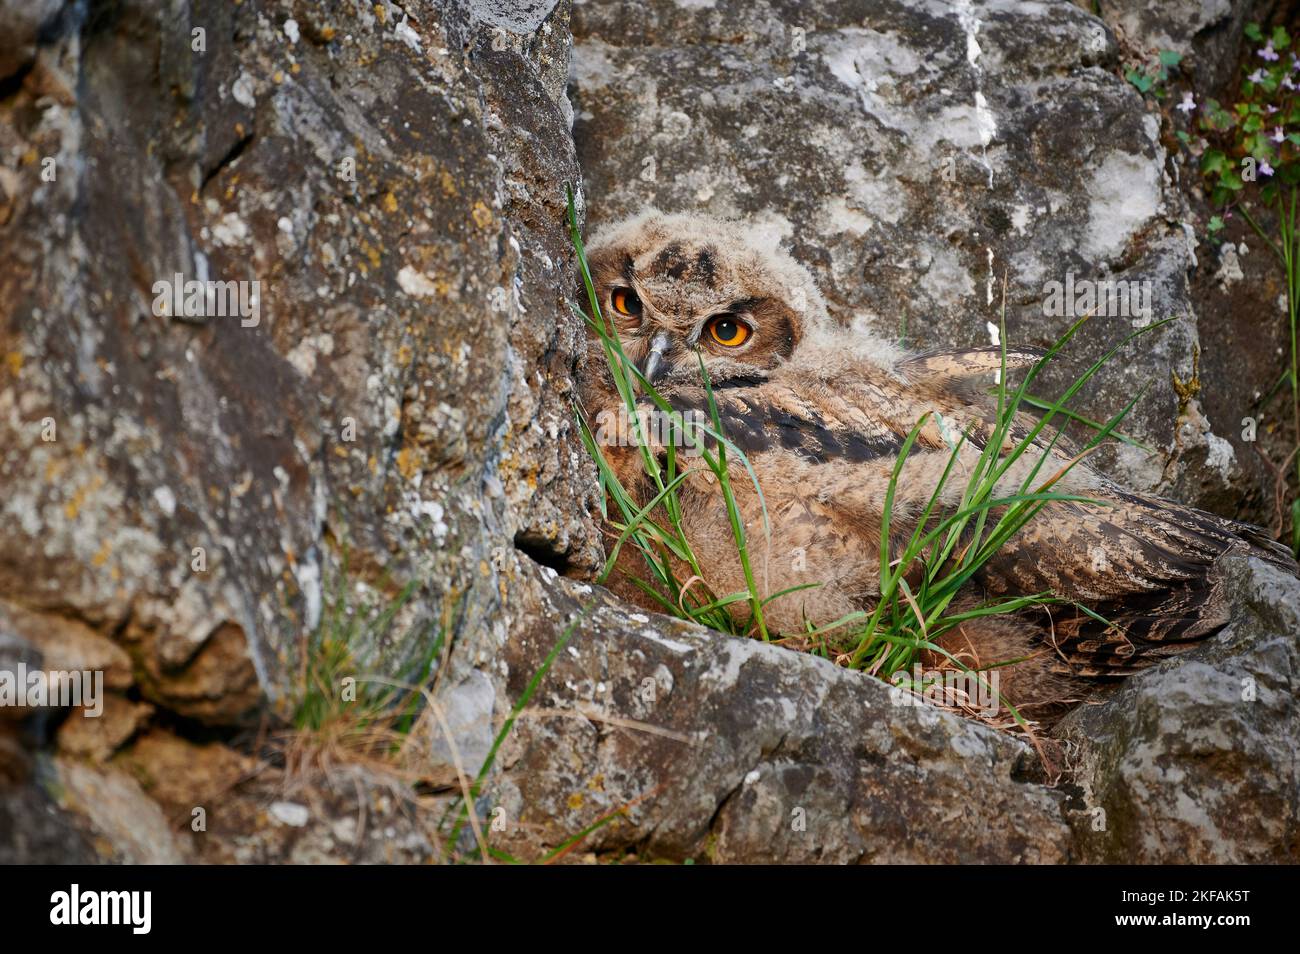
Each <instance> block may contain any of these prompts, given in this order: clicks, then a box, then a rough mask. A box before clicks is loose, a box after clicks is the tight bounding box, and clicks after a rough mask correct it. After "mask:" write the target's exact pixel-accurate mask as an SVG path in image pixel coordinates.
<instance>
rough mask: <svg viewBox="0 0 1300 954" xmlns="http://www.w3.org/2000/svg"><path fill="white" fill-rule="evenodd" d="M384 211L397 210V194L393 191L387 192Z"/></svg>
mask: <svg viewBox="0 0 1300 954" xmlns="http://www.w3.org/2000/svg"><path fill="white" fill-rule="evenodd" d="M384 211H386V212H396V211H397V196H395V195H393V193H391V192H389V193H387V194H386V195H385V196H384Z"/></svg>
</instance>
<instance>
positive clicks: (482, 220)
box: [470, 199, 492, 229]
mask: <svg viewBox="0 0 1300 954" xmlns="http://www.w3.org/2000/svg"><path fill="white" fill-rule="evenodd" d="M470 216H471V217H472V218H473V219H474V224H475V225H477V226H478V227H479V228H481V229H486V228H487V227H488V226H490V225H491V224H492V210H491V209H489V208H488V207H487V206H486V205H484V204H483V201H482V200H481V199H480V200H479V201H478V202H475V203H474V210H473V211H472V212H471V213H470Z"/></svg>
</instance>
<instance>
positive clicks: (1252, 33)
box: [1246, 23, 1264, 43]
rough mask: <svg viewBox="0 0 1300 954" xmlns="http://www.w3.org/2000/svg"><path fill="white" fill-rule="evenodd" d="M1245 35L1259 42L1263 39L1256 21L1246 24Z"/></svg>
mask: <svg viewBox="0 0 1300 954" xmlns="http://www.w3.org/2000/svg"><path fill="white" fill-rule="evenodd" d="M1246 36H1247V37H1249V38H1250V39H1252V40H1254V41H1255V42H1256V43H1260V42H1262V41H1263V39H1264V34H1263V32H1261V31H1260V29H1259V24H1258V23H1247V24H1246Z"/></svg>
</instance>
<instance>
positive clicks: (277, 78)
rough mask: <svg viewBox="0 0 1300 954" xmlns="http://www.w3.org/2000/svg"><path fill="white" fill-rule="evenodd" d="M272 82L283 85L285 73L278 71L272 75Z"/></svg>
mask: <svg viewBox="0 0 1300 954" xmlns="http://www.w3.org/2000/svg"><path fill="white" fill-rule="evenodd" d="M271 81H272V82H273V83H277V84H279V83H283V82H284V73H282V72H280V70H276V71H275V72H274V73H272V74H271Z"/></svg>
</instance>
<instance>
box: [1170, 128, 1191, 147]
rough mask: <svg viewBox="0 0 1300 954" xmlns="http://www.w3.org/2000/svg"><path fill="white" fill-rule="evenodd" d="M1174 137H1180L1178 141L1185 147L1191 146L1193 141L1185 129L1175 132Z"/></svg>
mask: <svg viewBox="0 0 1300 954" xmlns="http://www.w3.org/2000/svg"><path fill="white" fill-rule="evenodd" d="M1174 135H1175V136H1177V137H1178V141H1179V142H1181V143H1182V144H1183V145H1184V146H1186V145H1189V144H1190V143H1191V141H1192V137H1191V136H1189V135H1187V131H1186V130H1185V129H1178V130H1175V132H1174Z"/></svg>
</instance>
